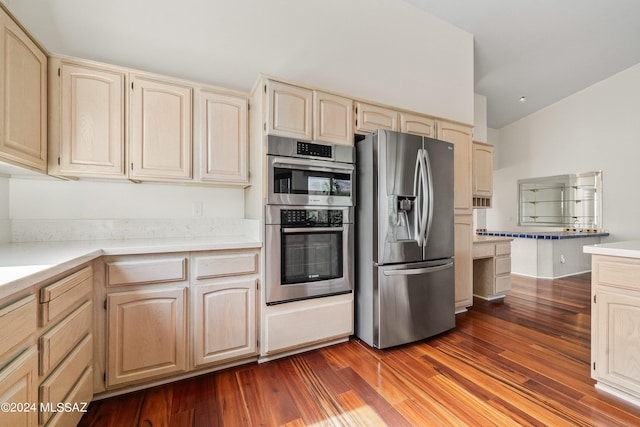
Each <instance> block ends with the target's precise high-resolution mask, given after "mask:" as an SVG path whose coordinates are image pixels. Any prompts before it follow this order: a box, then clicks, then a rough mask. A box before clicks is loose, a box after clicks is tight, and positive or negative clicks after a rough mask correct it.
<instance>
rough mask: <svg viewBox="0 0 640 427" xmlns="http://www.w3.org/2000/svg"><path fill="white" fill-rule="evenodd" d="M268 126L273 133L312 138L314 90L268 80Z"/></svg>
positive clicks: (308, 139)
mask: <svg viewBox="0 0 640 427" xmlns="http://www.w3.org/2000/svg"><path fill="white" fill-rule="evenodd" d="M265 90H266V92H267V126H266V131H267V133H268V134H271V135H280V136H287V137H291V138H300V139H304V140H307V141H310V140H311V137H312V132H311V126H312V115H311V108H312V102H313V91H312V90H310V89H305V88H301V87H298V86H293V85H289V84H286V83H280V82H275V81H272V80H268V81H267V83H266V86H265Z"/></svg>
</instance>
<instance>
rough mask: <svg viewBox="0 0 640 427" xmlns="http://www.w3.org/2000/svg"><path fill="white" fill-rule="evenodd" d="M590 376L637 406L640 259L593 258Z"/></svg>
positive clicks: (639, 398) (639, 396)
mask: <svg viewBox="0 0 640 427" xmlns="http://www.w3.org/2000/svg"><path fill="white" fill-rule="evenodd" d="M591 292H592V294H593V295H592V301H591V359H592V360H591V362H592V366H591V377H592V378H593V379H595V380H596V381H598V386H600V387H604V389H605V390H606V391H609V392H612V393H613V394H616V395H619V396H620V397H622V398H624V399H627V400H630V401H632V402H633V403H635V404H636V405H640V332H639V331H640V259H634V258H622V257H612V256H603V255H593V256H592V273H591Z"/></svg>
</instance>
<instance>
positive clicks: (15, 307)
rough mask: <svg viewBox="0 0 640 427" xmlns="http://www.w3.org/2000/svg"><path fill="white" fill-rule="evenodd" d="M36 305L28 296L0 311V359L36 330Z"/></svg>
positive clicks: (34, 298)
mask: <svg viewBox="0 0 640 427" xmlns="http://www.w3.org/2000/svg"><path fill="white" fill-rule="evenodd" d="M37 313H38V305H37V303H36V297H35V296H34V295H29V296H28V297H26V298H23V299H21V300H18V301H16V302H14V303H13V304H9V305H8V306H6V307H3V308H1V309H0V358H2V359H4V356H5V355H6V353H7V352H9V351H11V349H13V348H14V347H15V346H17V345H18V344H20V343H22V342H24V341H26V340H27V339H28V338H29V337H30V336H31V335H32V334H33V333H34V332H35V331H36V328H37V320H36V317H37Z"/></svg>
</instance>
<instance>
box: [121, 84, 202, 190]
mask: <svg viewBox="0 0 640 427" xmlns="http://www.w3.org/2000/svg"><path fill="white" fill-rule="evenodd" d="M131 85H132V88H131V115H130V127H131V143H130V153H131V169H130V171H129V177H130V178H131V179H133V180H160V181H164V180H180V179H190V178H191V177H192V158H191V152H192V145H193V139H192V134H191V131H192V102H193V101H192V92H193V89H192V87H190V86H186V85H182V84H179V83H174V82H170V81H164V80H158V79H156V78H153V77H149V76H145V75H141V74H133V75H132V76H131Z"/></svg>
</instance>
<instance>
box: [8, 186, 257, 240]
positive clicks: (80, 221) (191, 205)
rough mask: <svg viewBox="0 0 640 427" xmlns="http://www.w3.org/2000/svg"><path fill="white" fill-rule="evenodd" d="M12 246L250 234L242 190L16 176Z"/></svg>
mask: <svg viewBox="0 0 640 427" xmlns="http://www.w3.org/2000/svg"><path fill="white" fill-rule="evenodd" d="M9 188H10V192H9V203H8V204H9V217H10V218H11V224H10V225H11V228H10V232H11V238H10V240H11V241H14V242H24V241H27V242H29V241H47V240H96V239H131V238H157V237H197V236H219V235H234V234H235V235H238V234H247V233H248V232H249V231H250V230H249V229H247V223H246V222H245V221H244V220H243V219H242V218H243V217H244V200H243V198H244V194H243V190H242V189H235V188H213V187H202V186H186V185H182V186H181V185H168V184H153V183H143V184H133V183H130V182H90V181H61V180H55V179H51V178H49V179H47V178H40V179H34V178H22V177H13V178H11V180H10V183H9Z"/></svg>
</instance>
